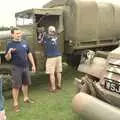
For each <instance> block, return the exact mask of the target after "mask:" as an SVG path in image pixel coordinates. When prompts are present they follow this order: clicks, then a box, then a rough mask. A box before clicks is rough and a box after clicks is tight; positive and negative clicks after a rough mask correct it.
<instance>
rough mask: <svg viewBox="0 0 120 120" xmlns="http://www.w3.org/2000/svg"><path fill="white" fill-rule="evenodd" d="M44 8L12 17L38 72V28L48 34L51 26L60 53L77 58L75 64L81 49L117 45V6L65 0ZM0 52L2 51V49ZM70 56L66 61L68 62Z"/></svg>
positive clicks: (40, 54) (41, 65) (41, 58)
mask: <svg viewBox="0 0 120 120" xmlns="http://www.w3.org/2000/svg"><path fill="white" fill-rule="evenodd" d="M54 1H55V0H54ZM45 7H46V8H41V9H29V10H25V11H21V12H18V13H16V14H15V18H16V26H17V27H20V28H21V29H22V30H23V32H24V37H25V38H26V39H27V41H28V43H29V45H30V47H31V48H32V52H33V54H34V58H35V61H36V66H37V68H38V71H43V70H44V63H45V56H44V50H43V46H42V45H40V44H39V43H38V41H37V40H38V29H39V28H41V27H45V31H47V28H48V26H49V25H54V26H55V27H56V29H57V33H58V36H59V39H60V50H61V51H62V53H63V54H65V55H69V56H70V57H72V59H75V60H77V59H78V58H79V59H78V60H77V62H79V61H80V55H81V52H82V51H83V50H87V49H94V50H96V49H97V50H98V49H104V50H106V49H107V48H108V47H109V48H110V49H112V48H113V47H116V46H117V45H118V43H119V38H120V23H119V20H120V17H119V15H120V7H119V6H117V5H113V4H112V3H97V2H96V0H67V1H62V2H58V3H57V1H56V4H55V2H53V3H52V4H47V5H45ZM8 36H9V37H10V35H8ZM6 39H8V37H7V36H6ZM10 39H11V38H10ZM1 41H2V37H1ZM1 51H4V50H3V48H2V50H1ZM69 56H67V57H68V60H70V59H71V58H70V59H69ZM72 62H75V63H76V61H72Z"/></svg>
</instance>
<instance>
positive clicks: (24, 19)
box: [16, 15, 33, 26]
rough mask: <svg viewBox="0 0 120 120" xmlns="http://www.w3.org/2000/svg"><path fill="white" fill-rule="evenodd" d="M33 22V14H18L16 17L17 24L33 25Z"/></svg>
mask: <svg viewBox="0 0 120 120" xmlns="http://www.w3.org/2000/svg"><path fill="white" fill-rule="evenodd" d="M32 24H33V17H32V16H26V15H24V16H18V17H16V25H17V26H20V25H32Z"/></svg>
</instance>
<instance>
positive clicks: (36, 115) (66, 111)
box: [5, 68, 79, 120]
mask: <svg viewBox="0 0 120 120" xmlns="http://www.w3.org/2000/svg"><path fill="white" fill-rule="evenodd" d="M77 76H79V73H77V72H76V71H75V70H74V69H72V68H67V69H66V70H65V71H64V72H63V89H62V90H61V91H58V92H57V93H49V92H48V91H47V87H48V85H47V83H46V82H43V83H42V84H41V82H40V83H39V82H38V83H37V86H32V87H31V88H30V97H31V98H32V99H33V100H34V101H35V103H34V104H24V103H23V96H22V95H21V96H20V107H21V111H20V112H18V113H15V112H14V111H13V110H12V99H8V100H5V109H6V113H7V117H8V120H79V118H78V116H77V115H76V114H75V113H74V112H73V111H72V108H71V101H72V98H73V96H74V95H75V94H76V93H75V92H76V90H75V85H74V77H77ZM40 80H43V81H46V80H44V79H42V78H40Z"/></svg>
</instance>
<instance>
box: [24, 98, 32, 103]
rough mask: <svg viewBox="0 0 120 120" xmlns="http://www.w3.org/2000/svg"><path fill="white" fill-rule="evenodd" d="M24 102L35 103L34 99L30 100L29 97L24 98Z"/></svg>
mask: <svg viewBox="0 0 120 120" xmlns="http://www.w3.org/2000/svg"><path fill="white" fill-rule="evenodd" d="M24 103H31V104H33V103H34V101H33V100H30V99H27V100H24Z"/></svg>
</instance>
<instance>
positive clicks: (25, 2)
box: [0, 0, 120, 26]
mask: <svg viewBox="0 0 120 120" xmlns="http://www.w3.org/2000/svg"><path fill="white" fill-rule="evenodd" d="M48 1H50V0H2V1H1V3H0V26H12V25H15V17H14V15H15V13H16V12H19V11H22V10H25V9H30V8H41V7H42V6H43V5H44V4H45V3H47V2H48ZM98 1H107V2H110V1H112V2H114V3H117V2H119V3H120V0H98Z"/></svg>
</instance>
